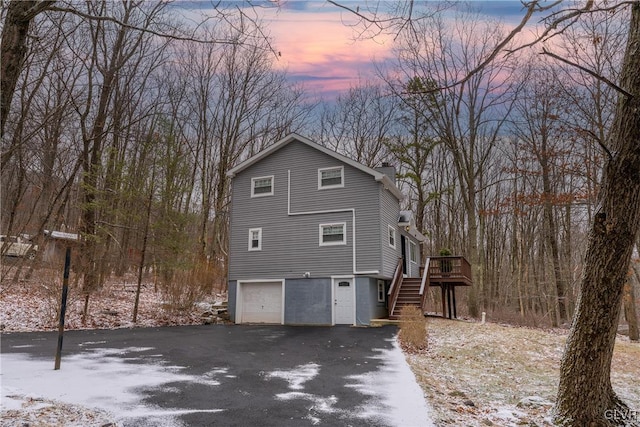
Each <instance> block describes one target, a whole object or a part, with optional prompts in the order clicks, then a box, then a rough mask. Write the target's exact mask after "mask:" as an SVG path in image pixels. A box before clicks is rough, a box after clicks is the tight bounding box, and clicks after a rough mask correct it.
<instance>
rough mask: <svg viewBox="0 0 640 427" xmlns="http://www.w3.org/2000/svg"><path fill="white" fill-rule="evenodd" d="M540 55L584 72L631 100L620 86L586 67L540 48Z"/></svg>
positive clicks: (631, 96)
mask: <svg viewBox="0 0 640 427" xmlns="http://www.w3.org/2000/svg"><path fill="white" fill-rule="evenodd" d="M541 55H549V56H550V57H552V58H553V59H557V60H558V61H561V62H564V63H565V64H568V65H571V66H572V67H576V68H577V69H579V70H581V71H584V72H585V73H587V74H589V75H590V76H593V77H595V78H596V79H598V80H600V81H601V82H603V83H605V84H607V85H608V86H610V87H611V88H613V89H615V90H617V91H618V92H620V93H621V94H623V95H624V96H626V97H627V98H629V99H631V98H633V95H632V94H631V93H629V92H627V91H626V90H624V89H623V88H621V87H620V86H618V85H617V84H615V83H614V82H612V81H611V80H609V79H608V78H606V77H605V76H603V75H600V74H598V73H596V72H595V71H593V70H590V69H588V68H586V67H583V66H582V65H579V64H576V63H575V62H572V61H569V60H568V59H565V58H563V57H561V56H559V55H556V54H555V53H553V52H551V51H548V50H547V48H544V47H543V48H542V52H541Z"/></svg>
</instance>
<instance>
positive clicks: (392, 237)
mask: <svg viewBox="0 0 640 427" xmlns="http://www.w3.org/2000/svg"><path fill="white" fill-rule="evenodd" d="M389 246H391V247H392V248H393V249H395V248H396V229H395V228H394V227H392V226H391V225H390V226H389Z"/></svg>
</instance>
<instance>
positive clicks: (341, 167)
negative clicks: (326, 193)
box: [318, 166, 344, 190]
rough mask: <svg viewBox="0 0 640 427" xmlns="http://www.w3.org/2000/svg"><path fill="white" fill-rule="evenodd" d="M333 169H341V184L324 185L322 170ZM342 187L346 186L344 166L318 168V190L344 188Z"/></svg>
mask: <svg viewBox="0 0 640 427" xmlns="http://www.w3.org/2000/svg"><path fill="white" fill-rule="evenodd" d="M332 169H340V184H334V185H322V172H324V171H328V170H332ZM342 187H344V166H332V167H330V168H320V169H318V190H328V189H330V188H342Z"/></svg>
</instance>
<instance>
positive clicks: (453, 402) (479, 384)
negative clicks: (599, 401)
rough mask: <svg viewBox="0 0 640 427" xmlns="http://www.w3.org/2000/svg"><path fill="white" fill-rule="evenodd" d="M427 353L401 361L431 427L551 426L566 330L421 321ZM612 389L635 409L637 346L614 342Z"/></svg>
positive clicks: (639, 402) (639, 394) (638, 396)
mask: <svg viewBox="0 0 640 427" xmlns="http://www.w3.org/2000/svg"><path fill="white" fill-rule="evenodd" d="M428 320H429V321H428V326H427V328H428V331H429V350H428V351H427V353H426V354H422V355H407V360H408V361H409V364H410V366H411V368H412V370H413V372H414V373H415V375H416V378H417V380H418V382H419V383H420V384H421V386H422V388H423V389H424V391H425V395H426V396H427V399H428V400H429V402H430V403H431V407H432V408H434V414H433V416H434V418H435V422H436V425H465V426H483V427H484V426H491V425H495V426H518V425H538V426H543V425H552V424H551V422H550V409H551V408H552V406H553V402H554V401H555V393H556V388H557V382H558V375H559V367H560V360H561V358H562V352H563V350H564V343H565V340H566V335H567V332H568V331H566V330H541V329H533V328H523V327H514V326H506V325H498V324H495V323H485V324H484V325H483V324H480V323H475V322H464V321H450V320H444V319H437V318H429V319H428ZM612 371H613V372H612V375H611V377H612V381H613V387H614V390H615V391H616V392H617V393H618V395H619V396H620V397H622V398H623V400H624V401H625V402H626V403H627V404H628V405H629V407H630V408H631V409H632V410H640V384H639V380H638V379H639V378H640V344H639V343H631V342H630V341H629V338H628V337H623V336H618V338H617V340H616V347H615V353H614V358H613V362H612Z"/></svg>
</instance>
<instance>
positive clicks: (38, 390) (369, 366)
mask: <svg viewBox="0 0 640 427" xmlns="http://www.w3.org/2000/svg"><path fill="white" fill-rule="evenodd" d="M395 333H396V328H395V327H392V326H387V327H382V328H353V327H346V326H345V327H287V326H239V325H238V326H223V325H209V326H180V327H167V328H141V329H117V330H89V331H68V332H65V335H64V346H63V358H62V366H61V370H59V371H53V364H54V360H53V356H54V353H55V348H56V343H57V333H12V334H3V335H2V338H1V339H2V346H1V351H2V365H1V367H2V387H3V390H2V392H3V393H2V394H3V398H4V396H5V395H6V390H5V389H7V388H10V389H11V392H12V393H16V392H22V393H25V394H33V395H37V396H40V397H43V398H48V399H55V400H59V401H62V402H67V403H74V404H82V405H84V406H88V407H94V408H99V409H103V410H107V411H109V412H110V413H111V414H113V415H114V419H115V420H116V421H118V423H119V424H121V425H123V426H173V425H175V426H214V425H220V426H296V427H297V426H306V425H326V426H403V427H410V426H428V425H431V422H430V421H429V414H428V412H429V411H428V408H427V406H426V404H425V401H424V397H423V394H422V391H421V390H420V388H419V386H418V385H417V384H416V382H415V379H414V377H413V375H412V374H411V372H410V370H409V368H408V366H407V364H406V362H405V361H404V357H403V355H402V353H401V351H400V350H399V349H398V348H397V346H396V345H395V343H394V336H395Z"/></svg>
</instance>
